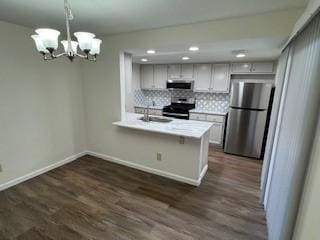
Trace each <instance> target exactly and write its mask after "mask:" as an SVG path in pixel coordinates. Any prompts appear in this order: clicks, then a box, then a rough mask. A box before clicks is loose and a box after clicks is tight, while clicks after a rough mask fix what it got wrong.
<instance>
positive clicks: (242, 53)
mask: <svg viewBox="0 0 320 240" xmlns="http://www.w3.org/2000/svg"><path fill="white" fill-rule="evenodd" d="M232 54H233V55H235V56H236V57H237V58H244V57H246V56H247V51H246V50H235V51H232Z"/></svg>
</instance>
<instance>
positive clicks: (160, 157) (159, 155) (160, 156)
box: [157, 153, 162, 161]
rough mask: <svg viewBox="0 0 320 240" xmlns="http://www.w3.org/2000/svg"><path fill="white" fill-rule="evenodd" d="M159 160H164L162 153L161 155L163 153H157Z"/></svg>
mask: <svg viewBox="0 0 320 240" xmlns="http://www.w3.org/2000/svg"><path fill="white" fill-rule="evenodd" d="M157 160H158V161H161V160H162V155H161V153H157Z"/></svg>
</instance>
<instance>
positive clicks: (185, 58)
mask: <svg viewBox="0 0 320 240" xmlns="http://www.w3.org/2000/svg"><path fill="white" fill-rule="evenodd" d="M189 59H190V58H189V57H182V60H184V61H187V60H189Z"/></svg>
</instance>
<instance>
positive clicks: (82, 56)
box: [74, 53, 88, 59]
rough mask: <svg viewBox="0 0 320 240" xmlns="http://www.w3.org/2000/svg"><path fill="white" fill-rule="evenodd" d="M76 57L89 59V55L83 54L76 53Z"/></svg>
mask: <svg viewBox="0 0 320 240" xmlns="http://www.w3.org/2000/svg"><path fill="white" fill-rule="evenodd" d="M74 55H75V56H77V57H80V58H86V59H87V58H88V55H82V54H79V53H75V54H74Z"/></svg>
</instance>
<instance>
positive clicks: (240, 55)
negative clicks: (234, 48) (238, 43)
mask: <svg viewBox="0 0 320 240" xmlns="http://www.w3.org/2000/svg"><path fill="white" fill-rule="evenodd" d="M245 56H247V55H246V54H245V53H238V54H237V55H236V57H237V58H244V57H245Z"/></svg>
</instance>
